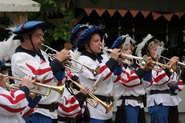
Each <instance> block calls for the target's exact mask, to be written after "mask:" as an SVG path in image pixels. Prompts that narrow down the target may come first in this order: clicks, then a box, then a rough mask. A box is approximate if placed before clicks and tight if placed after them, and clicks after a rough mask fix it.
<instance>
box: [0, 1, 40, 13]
mask: <svg viewBox="0 0 185 123" xmlns="http://www.w3.org/2000/svg"><path fill="white" fill-rule="evenodd" d="M38 11H40V4H39V3H37V2H34V1H32V0H0V12H38Z"/></svg>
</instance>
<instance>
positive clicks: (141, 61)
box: [104, 49, 148, 66]
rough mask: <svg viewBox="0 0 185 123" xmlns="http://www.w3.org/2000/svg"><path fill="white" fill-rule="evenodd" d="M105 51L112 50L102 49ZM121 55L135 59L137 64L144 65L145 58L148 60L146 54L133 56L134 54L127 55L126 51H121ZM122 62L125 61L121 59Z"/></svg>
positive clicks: (145, 62) (109, 50)
mask: <svg viewBox="0 0 185 123" xmlns="http://www.w3.org/2000/svg"><path fill="white" fill-rule="evenodd" d="M104 50H105V51H107V52H112V49H104ZM121 56H125V57H127V58H129V59H132V60H133V59H135V60H136V64H138V65H139V66H140V65H142V66H146V65H147V60H148V57H147V56H144V57H138V56H134V55H129V54H126V53H122V54H121ZM122 62H123V63H125V61H122Z"/></svg>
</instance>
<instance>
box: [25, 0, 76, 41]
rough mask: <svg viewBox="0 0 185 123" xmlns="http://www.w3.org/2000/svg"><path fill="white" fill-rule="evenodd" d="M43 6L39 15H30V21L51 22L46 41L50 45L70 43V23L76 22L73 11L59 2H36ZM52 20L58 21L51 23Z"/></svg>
mask: <svg viewBox="0 0 185 123" xmlns="http://www.w3.org/2000/svg"><path fill="white" fill-rule="evenodd" d="M34 1H36V2H38V3H40V4H41V10H40V12H38V13H29V15H28V19H29V20H43V21H45V22H47V23H48V22H49V28H48V29H47V32H46V37H45V41H46V43H47V44H50V43H51V42H52V41H59V40H62V41H63V40H64V41H69V35H70V32H69V30H70V27H69V22H71V21H73V20H74V16H73V13H72V10H70V9H69V8H66V7H65V5H64V4H63V3H62V2H60V1H59V0H34ZM51 19H58V20H57V21H52V22H50V20H51Z"/></svg>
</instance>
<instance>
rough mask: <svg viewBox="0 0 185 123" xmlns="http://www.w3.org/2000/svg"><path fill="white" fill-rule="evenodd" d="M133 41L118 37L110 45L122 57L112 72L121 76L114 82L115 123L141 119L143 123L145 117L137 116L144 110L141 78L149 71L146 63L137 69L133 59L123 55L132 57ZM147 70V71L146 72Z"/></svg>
mask: <svg viewBox="0 0 185 123" xmlns="http://www.w3.org/2000/svg"><path fill="white" fill-rule="evenodd" d="M134 43H135V41H134V40H133V39H132V38H131V37H130V36H129V35H121V36H119V37H118V38H117V39H116V40H115V42H114V43H113V45H112V49H114V48H120V49H122V53H123V55H122V57H121V59H120V62H119V66H118V67H117V68H116V70H115V71H114V73H115V74H121V75H120V79H119V81H116V82H115V84H114V86H115V98H116V99H117V104H116V106H117V112H116V118H115V122H116V123H138V122H139V118H140V117H142V118H143V119H142V121H140V122H142V123H145V122H146V121H145V115H144V114H143V116H139V114H140V111H142V110H143V108H144V102H145V100H144V98H143V97H144V96H145V89H144V88H143V86H142V83H141V80H140V79H141V78H142V77H143V76H144V74H145V73H146V72H147V70H149V69H151V66H149V65H150V63H151V60H149V61H148V64H147V65H146V66H142V65H140V68H138V67H137V66H136V65H135V64H134V62H133V61H132V60H133V59H131V58H128V57H125V56H124V54H128V55H132V49H133V47H134ZM146 69H147V70H146Z"/></svg>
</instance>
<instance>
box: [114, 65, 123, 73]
mask: <svg viewBox="0 0 185 123" xmlns="http://www.w3.org/2000/svg"><path fill="white" fill-rule="evenodd" d="M121 73H122V66H121V65H118V66H117V67H116V69H115V70H114V75H120V74H121Z"/></svg>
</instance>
